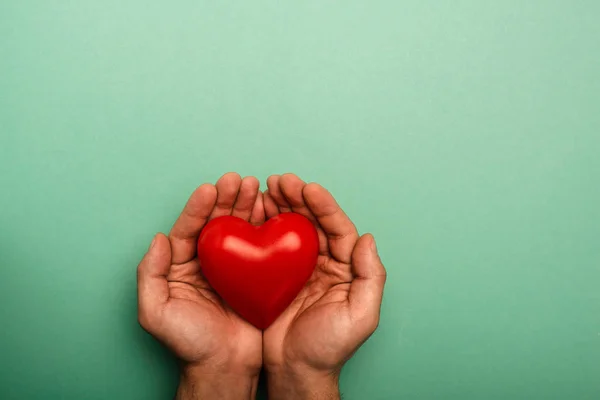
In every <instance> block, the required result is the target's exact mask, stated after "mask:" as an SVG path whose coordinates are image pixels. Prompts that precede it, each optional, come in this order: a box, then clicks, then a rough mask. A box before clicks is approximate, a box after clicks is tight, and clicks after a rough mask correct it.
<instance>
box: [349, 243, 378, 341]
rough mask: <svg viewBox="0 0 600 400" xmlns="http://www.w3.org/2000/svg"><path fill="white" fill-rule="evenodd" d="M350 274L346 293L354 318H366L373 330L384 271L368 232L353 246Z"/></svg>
mask: <svg viewBox="0 0 600 400" xmlns="http://www.w3.org/2000/svg"><path fill="white" fill-rule="evenodd" d="M352 274H353V280H352V284H351V285H350V292H349V294H348V301H349V303H350V309H351V311H352V313H353V315H354V316H355V317H356V318H358V319H363V318H366V319H368V320H369V321H370V323H372V324H373V325H374V327H373V330H374V329H375V328H376V327H377V323H378V322H379V313H380V309H381V300H382V298H383V287H384V285H385V280H386V271H385V267H384V266H383V264H382V263H381V259H380V258H379V255H378V254H377V247H376V244H375V239H374V238H373V236H372V235H370V234H366V235H363V236H361V237H360V239H358V242H357V243H356V246H355V247H354V251H353V252H352Z"/></svg>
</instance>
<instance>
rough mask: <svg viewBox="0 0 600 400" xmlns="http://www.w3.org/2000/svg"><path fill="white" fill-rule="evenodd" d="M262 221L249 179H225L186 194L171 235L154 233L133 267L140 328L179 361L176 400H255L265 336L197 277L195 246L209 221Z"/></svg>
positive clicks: (259, 201) (232, 175)
mask: <svg viewBox="0 0 600 400" xmlns="http://www.w3.org/2000/svg"><path fill="white" fill-rule="evenodd" d="M221 215H234V216H238V217H241V218H244V219H246V220H248V221H250V222H251V223H253V224H256V225H260V224H262V223H263V222H264V220H265V215H264V208H263V196H262V193H260V191H259V182H258V180H257V179H256V178H254V177H246V178H244V179H243V180H242V178H241V177H240V176H239V175H238V174H236V173H228V174H225V175H224V176H223V177H222V178H221V179H219V181H218V182H217V183H216V185H211V184H205V185H202V186H200V187H199V188H198V189H196V191H194V193H193V194H192V195H191V197H190V199H189V200H188V202H187V204H186V206H185V208H184V210H183V212H182V213H181V215H180V216H179V218H178V219H177V221H176V222H175V224H174V225H173V228H172V229H171V232H170V233H169V235H168V236H165V235H163V234H160V233H159V234H157V235H156V236H155V237H154V240H153V241H152V244H151V245H150V248H149V250H148V252H147V254H146V255H145V256H144V258H143V260H142V261H141V263H140V264H139V266H138V319H139V323H140V325H141V326H142V327H143V328H144V329H145V330H146V331H147V332H149V333H150V334H152V335H153V336H154V337H155V338H157V339H158V340H159V341H161V342H162V343H163V344H165V345H166V346H167V347H168V348H169V349H171V351H173V353H174V354H175V355H176V356H177V357H178V358H179V359H180V360H181V363H182V369H181V371H182V372H181V379H180V385H179V388H178V391H177V395H176V398H177V399H200V398H202V399H213V398H214V399H249V398H254V397H255V393H256V388H257V382H258V374H259V372H260V368H261V364H262V333H261V332H260V331H259V330H257V329H256V328H254V327H253V326H252V325H250V324H249V323H247V322H246V321H244V320H243V319H241V318H240V317H239V316H238V315H237V314H236V313H234V312H233V311H232V310H231V309H230V308H229V307H227V305H226V304H224V303H223V301H222V300H221V299H220V298H219V296H217V295H216V293H215V292H214V291H213V290H212V288H211V287H210V286H209V285H208V283H207V282H206V281H205V279H204V278H203V277H202V275H201V274H200V265H199V263H198V260H197V258H196V242H197V240H198V235H199V234H200V231H201V230H202V227H203V226H204V225H205V224H206V222H207V221H209V220H210V219H212V218H215V217H218V216H221Z"/></svg>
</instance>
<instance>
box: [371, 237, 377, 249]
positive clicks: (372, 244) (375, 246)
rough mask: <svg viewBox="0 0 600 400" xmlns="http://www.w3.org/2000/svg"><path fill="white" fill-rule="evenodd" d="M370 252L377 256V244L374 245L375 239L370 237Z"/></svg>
mask: <svg viewBox="0 0 600 400" xmlns="http://www.w3.org/2000/svg"><path fill="white" fill-rule="evenodd" d="M371 250H373V251H374V252H375V254H377V243H375V237H374V236H373V235H371Z"/></svg>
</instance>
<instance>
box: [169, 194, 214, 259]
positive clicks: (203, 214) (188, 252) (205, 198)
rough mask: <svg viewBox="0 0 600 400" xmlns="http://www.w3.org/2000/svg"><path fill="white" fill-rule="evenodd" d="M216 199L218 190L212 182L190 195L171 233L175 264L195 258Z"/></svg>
mask: <svg viewBox="0 0 600 400" xmlns="http://www.w3.org/2000/svg"><path fill="white" fill-rule="evenodd" d="M216 199H217V190H216V189H215V187H214V186H213V185H211V184H204V185H202V186H200V187H199V188H198V189H196V190H195V191H194V193H192V195H191V196H190V199H189V200H188V202H187V204H186V205H185V207H184V208H183V211H182V213H181V215H180V216H179V218H177V221H175V224H174V225H173V228H171V232H170V233H169V239H170V241H171V247H172V257H173V259H172V260H171V262H172V263H173V264H182V263H185V262H188V261H190V260H191V259H193V258H194V255H195V254H196V241H197V240H198V235H200V231H201V230H202V228H203V227H204V224H206V221H207V220H208V217H209V215H210V214H211V212H212V210H213V208H214V206H215V202H216Z"/></svg>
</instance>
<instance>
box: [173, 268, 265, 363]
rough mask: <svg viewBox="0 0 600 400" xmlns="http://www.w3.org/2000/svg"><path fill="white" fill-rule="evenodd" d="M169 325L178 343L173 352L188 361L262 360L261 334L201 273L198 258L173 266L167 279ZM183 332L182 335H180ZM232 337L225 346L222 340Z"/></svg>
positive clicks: (175, 343)
mask: <svg viewBox="0 0 600 400" xmlns="http://www.w3.org/2000/svg"><path fill="white" fill-rule="evenodd" d="M167 280H168V286H169V301H168V302H167V305H166V307H165V314H164V317H165V320H166V321H167V322H166V325H168V326H170V327H171V329H172V330H173V335H168V336H169V337H171V336H172V337H176V338H177V340H176V341H175V342H174V343H172V344H170V347H171V348H172V349H173V351H174V352H175V353H176V354H177V355H178V356H179V357H180V358H181V359H183V360H185V361H188V362H199V361H203V362H204V361H212V360H217V361H219V360H224V359H226V357H227V356H228V355H229V354H239V355H240V357H241V358H242V359H253V360H256V359H258V360H260V358H261V351H262V350H261V336H262V334H261V332H260V331H259V330H258V329H256V328H255V327H253V326H252V325H250V324H248V323H247V322H246V321H244V320H243V319H241V318H240V317H239V316H238V315H237V314H236V313H235V312H233V311H232V310H231V309H230V308H229V307H227V305H226V304H225V303H224V302H223V300H222V299H221V298H220V297H219V296H218V295H217V294H216V293H215V292H214V290H213V289H212V288H211V287H210V285H209V284H208V282H206V280H205V279H204V278H203V277H202V275H201V274H200V266H199V264H198V260H197V258H195V259H194V260H192V261H190V262H189V263H186V264H183V265H173V266H172V267H171V272H170V273H169V276H168V277H167ZM177 333H179V334H177ZM223 337H226V338H228V341H227V342H225V343H223V340H222V338H223Z"/></svg>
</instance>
